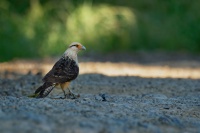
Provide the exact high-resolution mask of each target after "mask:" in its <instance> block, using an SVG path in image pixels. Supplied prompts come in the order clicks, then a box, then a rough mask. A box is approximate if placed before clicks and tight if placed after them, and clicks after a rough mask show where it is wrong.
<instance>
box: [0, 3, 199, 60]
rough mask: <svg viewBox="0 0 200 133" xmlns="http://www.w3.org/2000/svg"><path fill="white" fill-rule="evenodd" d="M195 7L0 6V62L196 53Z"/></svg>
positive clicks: (131, 4) (88, 4) (196, 12)
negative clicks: (70, 50) (78, 49)
mask: <svg viewBox="0 0 200 133" xmlns="http://www.w3.org/2000/svg"><path fill="white" fill-rule="evenodd" d="M199 8H200V1H196V0H192V1H188V0H181V1H180V0H168V1H161V0H152V1H146V0H133V1H120V0H116V1H114V2H113V1H111V0H105V1H104V0H101V1H100V0H99V1H98V0H94V1H76V0H73V1H72V0H68V1H56V0H40V1H39V0H21V2H18V1H17V0H1V1H0V24H1V28H0V61H5V60H9V59H13V58H19V57H44V56H49V55H57V54H62V53H63V52H64V50H65V49H66V48H67V46H68V44H70V43H71V42H73V41H78V42H81V43H82V44H84V45H85V46H86V47H87V52H114V51H119V52H124V51H129V52H131V51H134V50H163V51H185V52H200V45H199V43H200V38H199V34H200V13H199V11H198V10H199Z"/></svg>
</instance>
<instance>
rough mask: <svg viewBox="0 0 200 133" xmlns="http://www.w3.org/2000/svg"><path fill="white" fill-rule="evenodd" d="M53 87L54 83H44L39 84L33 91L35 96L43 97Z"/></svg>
mask: <svg viewBox="0 0 200 133" xmlns="http://www.w3.org/2000/svg"><path fill="white" fill-rule="evenodd" d="M54 87H55V84H52V83H44V84H43V85H42V86H40V87H39V88H38V89H37V90H36V91H35V95H36V98H44V97H46V96H47V95H48V94H49V93H50V92H51V91H52V90H53V88H54Z"/></svg>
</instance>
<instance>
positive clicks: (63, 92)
mask: <svg viewBox="0 0 200 133" xmlns="http://www.w3.org/2000/svg"><path fill="white" fill-rule="evenodd" d="M62 91H63V94H64V97H60V99H65V98H66V93H65V90H64V89H62Z"/></svg>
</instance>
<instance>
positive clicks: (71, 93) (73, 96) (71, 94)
mask: <svg viewBox="0 0 200 133" xmlns="http://www.w3.org/2000/svg"><path fill="white" fill-rule="evenodd" d="M68 90H69V96H72V97H71V98H72V99H77V98H79V97H80V95H79V94H78V95H77V94H74V93H73V92H72V91H71V90H70V89H69V87H68Z"/></svg>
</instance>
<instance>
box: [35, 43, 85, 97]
mask: <svg viewBox="0 0 200 133" xmlns="http://www.w3.org/2000/svg"><path fill="white" fill-rule="evenodd" d="M80 50H86V48H85V47H84V46H83V45H82V44H80V43H78V42H73V43H72V44H70V45H69V48H68V49H67V50H66V51H65V53H64V54H63V56H62V57H61V58H60V59H59V60H58V61H57V62H56V63H55V65H54V66H53V68H52V69H51V70H50V71H49V72H48V73H47V74H46V75H45V76H44V78H43V79H42V80H43V82H44V84H43V85H42V86H40V87H39V88H38V89H37V90H36V91H35V94H34V95H35V97H36V98H43V97H46V96H47V95H48V94H49V93H50V92H51V91H52V90H53V88H54V87H55V86H58V85H60V87H61V89H62V91H63V93H64V97H63V98H66V94H65V90H64V89H65V88H67V89H69V88H68V87H69V84H70V82H71V81H72V80H74V79H76V78H77V76H78V74H79V66H78V57H77V53H78V52H79V51H80ZM69 94H70V95H72V96H73V97H75V95H74V94H73V93H72V92H71V91H70V89H69ZM61 98H62V97H61Z"/></svg>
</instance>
